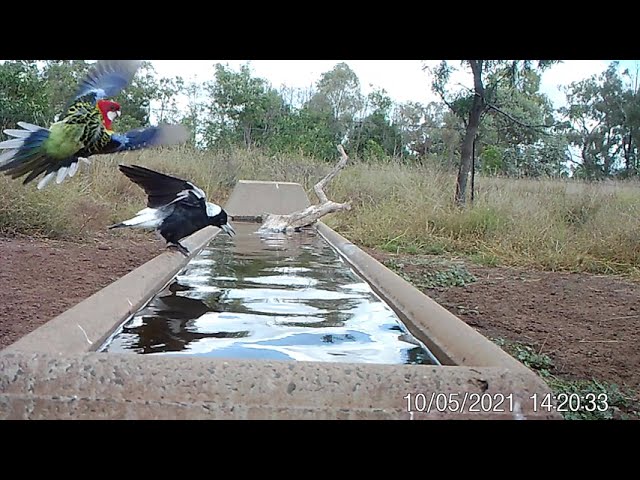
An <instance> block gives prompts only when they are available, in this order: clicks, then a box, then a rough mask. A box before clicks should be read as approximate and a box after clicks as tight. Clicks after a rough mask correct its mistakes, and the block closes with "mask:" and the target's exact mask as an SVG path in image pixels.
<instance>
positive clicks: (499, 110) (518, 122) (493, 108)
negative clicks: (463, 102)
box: [486, 103, 558, 128]
mask: <svg viewBox="0 0 640 480" xmlns="http://www.w3.org/2000/svg"><path fill="white" fill-rule="evenodd" d="M486 105H487V108H488V109H490V110H495V111H496V112H498V113H501V114H502V115H504V116H505V117H507V118H508V119H509V120H511V121H512V122H513V123H516V124H518V125H520V126H521V127H525V128H551V127H555V126H557V125H558V124H557V123H552V124H551V125H530V124H528V123H524V122H523V121H522V120H518V119H517V118H516V117H514V116H513V115H511V114H510V113H507V112H505V111H504V110H502V109H500V108H498V107H496V106H495V105H493V104H491V103H487V104H486Z"/></svg>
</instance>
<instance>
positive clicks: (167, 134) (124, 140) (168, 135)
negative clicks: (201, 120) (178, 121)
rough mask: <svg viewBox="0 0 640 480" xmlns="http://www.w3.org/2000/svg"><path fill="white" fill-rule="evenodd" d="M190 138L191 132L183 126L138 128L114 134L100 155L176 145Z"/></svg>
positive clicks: (164, 125)
mask: <svg viewBox="0 0 640 480" xmlns="http://www.w3.org/2000/svg"><path fill="white" fill-rule="evenodd" d="M188 138H189V131H188V130H187V128H186V127H185V126H183V125H166V124H163V125H158V126H153V127H146V128H136V129H135V130H129V131H128V132H125V133H114V134H113V135H111V141H110V142H109V144H107V146H106V147H105V148H104V150H102V151H100V152H99V153H113V152H122V151H126V150H138V149H140V148H147V147H155V146H160V145H175V144H178V143H183V142H185V141H186V140H187V139H188Z"/></svg>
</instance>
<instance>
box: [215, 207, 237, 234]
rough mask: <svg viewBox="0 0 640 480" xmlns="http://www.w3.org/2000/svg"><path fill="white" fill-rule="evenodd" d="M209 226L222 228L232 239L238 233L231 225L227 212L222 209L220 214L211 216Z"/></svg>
mask: <svg viewBox="0 0 640 480" xmlns="http://www.w3.org/2000/svg"><path fill="white" fill-rule="evenodd" d="M209 224H210V225H213V226H214V227H218V228H221V229H222V230H223V231H224V232H225V233H226V234H227V235H229V236H230V237H231V236H233V235H235V233H236V231H235V230H234V229H233V226H232V225H231V224H230V223H229V218H228V216H227V212H225V211H224V209H220V213H218V214H217V215H214V216H209Z"/></svg>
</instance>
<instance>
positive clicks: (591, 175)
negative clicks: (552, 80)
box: [561, 62, 639, 179]
mask: <svg viewBox="0 0 640 480" xmlns="http://www.w3.org/2000/svg"><path fill="white" fill-rule="evenodd" d="M636 92H637V89H636V88H634V89H631V88H628V89H626V90H625V86H624V84H623V80H622V77H621V76H620V75H619V73H618V64H617V62H613V63H611V64H610V65H609V67H608V68H607V69H606V70H605V71H604V72H603V73H602V74H600V75H593V76H591V77H589V78H587V79H585V80H582V81H579V82H573V83H571V84H570V85H569V87H568V88H566V90H565V93H566V96H567V104H568V105H567V107H564V108H563V109H561V111H562V113H563V115H564V116H565V117H566V119H567V123H566V132H567V135H568V138H569V139H570V141H571V143H572V144H574V145H575V146H576V147H578V148H579V149H580V157H581V162H579V163H578V166H577V167H576V170H575V174H576V176H579V177H582V178H588V179H598V178H603V177H607V176H611V175H613V174H614V173H615V172H616V170H619V169H620V168H622V166H623V165H624V164H625V163H626V167H627V171H628V173H631V172H632V171H635V165H634V158H635V150H636V148H637V147H636V146H635V145H636V143H637V142H635V139H634V135H636V132H637V131H638V130H637V128H638V124H637V122H638V113H639V112H638V100H637V93H636Z"/></svg>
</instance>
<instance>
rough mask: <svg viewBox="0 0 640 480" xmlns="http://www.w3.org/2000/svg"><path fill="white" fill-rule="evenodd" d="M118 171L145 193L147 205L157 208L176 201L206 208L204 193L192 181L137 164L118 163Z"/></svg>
mask: <svg viewBox="0 0 640 480" xmlns="http://www.w3.org/2000/svg"><path fill="white" fill-rule="evenodd" d="M119 168H120V171H121V172H122V173H124V174H125V175H126V176H127V177H128V178H129V180H131V181H132V182H133V183H135V184H137V185H139V186H140V187H141V188H142V189H143V190H144V191H145V193H146V194H147V197H148V201H147V207H150V208H159V207H162V206H164V205H168V204H170V203H174V202H176V201H180V202H181V203H182V204H183V205H185V206H187V205H188V206H193V207H198V208H206V203H205V202H206V196H205V193H204V192H203V191H202V190H201V189H199V188H198V187H196V186H195V185H194V184H193V183H191V182H187V181H186V180H182V179H181V178H177V177H172V176H170V175H165V174H164V173H160V172H155V171H153V170H149V169H148V168H145V167H139V166H137V165H120V166H119Z"/></svg>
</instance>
